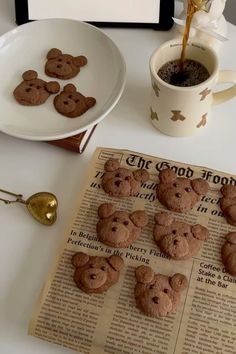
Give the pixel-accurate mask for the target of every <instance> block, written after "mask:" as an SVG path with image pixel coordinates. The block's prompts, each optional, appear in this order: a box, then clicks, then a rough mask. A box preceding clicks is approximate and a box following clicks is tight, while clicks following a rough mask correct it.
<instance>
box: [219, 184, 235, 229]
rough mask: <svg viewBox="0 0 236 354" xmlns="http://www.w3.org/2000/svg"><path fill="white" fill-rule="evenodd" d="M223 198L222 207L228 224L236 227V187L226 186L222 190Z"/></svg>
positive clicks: (221, 200)
mask: <svg viewBox="0 0 236 354" xmlns="http://www.w3.org/2000/svg"><path fill="white" fill-rule="evenodd" d="M220 191H221V193H222V195H223V197H222V198H221V199H220V207H221V210H222V211H223V215H224V217H225V218H226V220H227V222H228V223H229V224H231V225H233V226H236V186H231V185H228V184H225V185H224V186H223V187H222V188H221V190H220Z"/></svg>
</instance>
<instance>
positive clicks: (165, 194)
mask: <svg viewBox="0 0 236 354" xmlns="http://www.w3.org/2000/svg"><path fill="white" fill-rule="evenodd" d="M159 180H160V182H159V184H158V185H157V190H156V194H157V198H158V200H159V201H160V203H161V204H163V205H164V206H165V207H166V208H167V209H169V210H172V211H176V212H179V213H182V212H184V211H187V210H190V209H192V208H193V207H194V205H195V204H196V203H197V202H198V201H199V200H200V198H201V196H203V195H205V194H206V193H207V191H208V188H209V184H208V182H207V181H204V180H203V179H201V178H196V179H193V180H191V179H189V178H184V177H177V176H176V174H175V172H174V171H173V170H171V169H170V168H167V169H164V170H162V171H161V172H160V174H159Z"/></svg>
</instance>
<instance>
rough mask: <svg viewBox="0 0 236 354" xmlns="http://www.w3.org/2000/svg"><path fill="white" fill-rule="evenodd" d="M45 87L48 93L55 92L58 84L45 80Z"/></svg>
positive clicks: (57, 90) (58, 88)
mask: <svg viewBox="0 0 236 354" xmlns="http://www.w3.org/2000/svg"><path fill="white" fill-rule="evenodd" d="M45 88H46V90H47V91H48V92H49V93H57V92H59V91H60V85H59V83H58V82H56V81H49V82H47V83H46V87H45Z"/></svg>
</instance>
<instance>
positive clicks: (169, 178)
mask: <svg viewBox="0 0 236 354" xmlns="http://www.w3.org/2000/svg"><path fill="white" fill-rule="evenodd" d="M176 178H177V176H176V173H175V172H174V171H173V170H171V169H170V168H165V169H164V170H162V171H161V172H160V173H159V180H160V183H172V182H174V181H175V180H176Z"/></svg>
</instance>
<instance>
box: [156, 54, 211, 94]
mask: <svg viewBox="0 0 236 354" xmlns="http://www.w3.org/2000/svg"><path fill="white" fill-rule="evenodd" d="M157 75H158V76H159V77H160V78H161V79H162V80H163V81H165V82H167V83H168V84H170V85H174V86H181V87H188V86H195V85H198V84H200V83H202V82H203V81H205V80H207V79H208V78H209V76H210V74H209V72H208V71H207V69H206V68H205V66H204V65H202V64H201V63H199V62H198V61H195V60H191V59H186V60H185V62H184V64H183V66H182V65H181V61H180V59H176V60H171V61H168V62H167V63H165V64H164V65H162V67H161V68H160V69H159V70H158V72H157Z"/></svg>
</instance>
